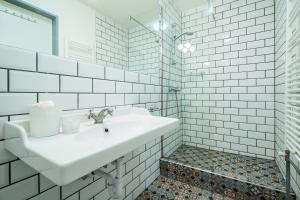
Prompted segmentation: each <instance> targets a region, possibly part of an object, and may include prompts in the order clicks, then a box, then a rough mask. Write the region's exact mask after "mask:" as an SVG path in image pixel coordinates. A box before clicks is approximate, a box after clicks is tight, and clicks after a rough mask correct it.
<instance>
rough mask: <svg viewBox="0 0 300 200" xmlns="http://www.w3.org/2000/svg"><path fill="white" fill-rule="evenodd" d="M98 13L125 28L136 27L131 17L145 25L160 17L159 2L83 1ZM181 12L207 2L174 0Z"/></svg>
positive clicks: (204, 0) (128, 0)
mask: <svg viewBox="0 0 300 200" xmlns="http://www.w3.org/2000/svg"><path fill="white" fill-rule="evenodd" d="M81 1H82V2H84V3H85V4H86V5H88V6H89V7H91V8H93V9H95V10H96V11H97V12H99V13H101V14H102V15H104V16H107V17H108V18H110V19H112V20H113V21H115V22H116V23H118V24H120V25H121V26H123V27H127V28H128V27H132V26H135V25H136V24H134V23H133V22H130V21H129V16H133V17H135V18H137V19H138V20H139V21H141V22H143V23H149V22H155V21H157V20H158V17H159V0H81ZM174 1H175V5H176V7H177V8H178V9H179V10H180V11H184V10H188V9H191V8H194V7H198V6H202V5H206V2H207V0H174Z"/></svg>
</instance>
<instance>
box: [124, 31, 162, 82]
mask: <svg viewBox="0 0 300 200" xmlns="http://www.w3.org/2000/svg"><path fill="white" fill-rule="evenodd" d="M155 34H156V35H155ZM128 36H129V43H128V47H129V50H128V51H129V58H128V59H129V64H128V67H129V70H130V71H135V72H142V73H144V74H148V75H153V76H158V75H159V69H160V66H161V64H160V62H159V61H160V40H159V32H157V33H155V32H154V33H151V32H150V31H149V30H146V29H145V28H143V27H141V26H138V27H135V28H130V29H129V34H128Z"/></svg>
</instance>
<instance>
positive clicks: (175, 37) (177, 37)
mask: <svg viewBox="0 0 300 200" xmlns="http://www.w3.org/2000/svg"><path fill="white" fill-rule="evenodd" d="M184 35H194V33H193V32H184V33H182V34H180V35H179V36H176V35H175V36H174V40H175V41H176V40H178V39H179V38H181V37H182V36H184Z"/></svg>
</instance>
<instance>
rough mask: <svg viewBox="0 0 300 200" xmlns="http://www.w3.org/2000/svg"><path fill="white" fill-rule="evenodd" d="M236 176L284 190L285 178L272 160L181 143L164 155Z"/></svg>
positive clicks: (186, 163)
mask: <svg viewBox="0 0 300 200" xmlns="http://www.w3.org/2000/svg"><path fill="white" fill-rule="evenodd" d="M164 159H166V160H169V161H173V162H176V163H182V164H184V165H186V166H191V167H194V168H199V169H202V170H206V171H208V172H212V173H214V174H220V175H223V176H227V177H230V178H233V179H237V180H242V181H247V182H250V183H256V184H257V185H261V186H265V187H270V188H274V189H277V190H282V191H285V181H284V179H283V176H282V174H281V173H280V171H279V168H278V167H277V164H276V163H275V161H273V160H267V159H261V158H254V157H249V156H243V155H237V154H231V153H226V152H220V151H214V150H207V149H202V148H196V147H192V146H186V145H182V146H181V147H179V148H178V149H177V150H176V151H175V152H174V153H173V154H172V155H171V156H169V157H168V158H164Z"/></svg>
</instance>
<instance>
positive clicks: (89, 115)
mask: <svg viewBox="0 0 300 200" xmlns="http://www.w3.org/2000/svg"><path fill="white" fill-rule="evenodd" d="M93 110H94V109H89V114H88V119H91V117H92V114H93Z"/></svg>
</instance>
